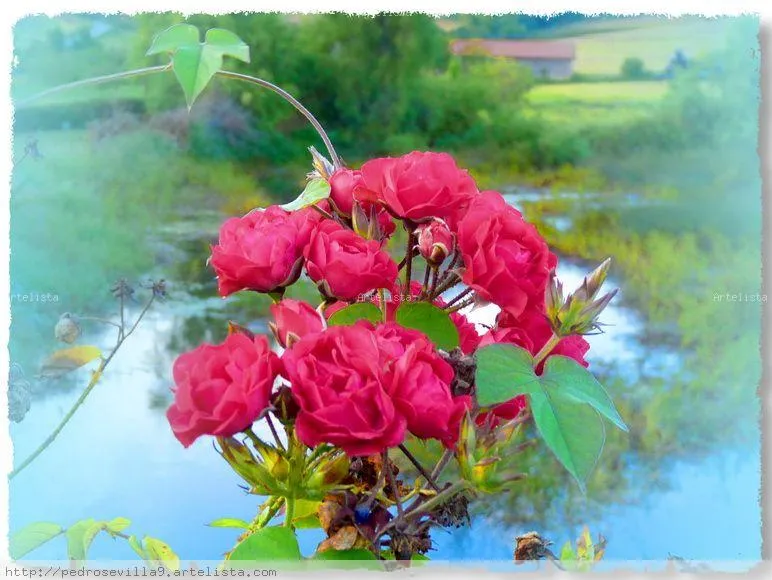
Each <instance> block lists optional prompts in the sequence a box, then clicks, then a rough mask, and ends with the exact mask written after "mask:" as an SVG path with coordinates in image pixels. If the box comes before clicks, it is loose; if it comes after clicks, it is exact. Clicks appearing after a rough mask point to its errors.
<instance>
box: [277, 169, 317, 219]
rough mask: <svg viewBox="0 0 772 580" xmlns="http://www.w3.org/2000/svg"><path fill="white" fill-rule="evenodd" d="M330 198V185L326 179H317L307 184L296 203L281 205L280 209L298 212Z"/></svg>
mask: <svg viewBox="0 0 772 580" xmlns="http://www.w3.org/2000/svg"><path fill="white" fill-rule="evenodd" d="M328 197H330V183H329V181H327V180H326V179H322V178H321V177H317V178H316V179H312V180H311V181H309V182H308V183H307V184H306V188H305V189H304V190H303V193H301V194H300V195H299V196H298V197H297V198H295V200H294V201H291V202H289V203H285V204H284V205H280V206H279V207H280V208H282V209H284V210H287V211H296V210H299V209H303V208H304V207H308V206H311V205H314V204H316V203H319V202H320V201H322V200H323V199H327V198H328Z"/></svg>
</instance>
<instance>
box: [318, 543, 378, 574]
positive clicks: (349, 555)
mask: <svg viewBox="0 0 772 580" xmlns="http://www.w3.org/2000/svg"><path fill="white" fill-rule="evenodd" d="M312 560H313V561H314V562H320V563H321V562H323V563H324V565H323V566H322V567H323V568H336V569H344V570H355V569H361V568H365V569H368V570H379V569H382V565H381V563H380V562H379V561H378V558H376V557H375V554H373V553H372V552H371V551H370V550H365V549H364V548H351V549H348V550H325V551H324V552H317V553H316V554H314V556H313V558H312Z"/></svg>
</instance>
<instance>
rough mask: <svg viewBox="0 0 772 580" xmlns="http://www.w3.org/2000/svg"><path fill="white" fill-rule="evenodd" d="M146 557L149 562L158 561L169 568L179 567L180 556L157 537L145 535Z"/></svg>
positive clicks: (177, 568) (176, 568)
mask: <svg viewBox="0 0 772 580" xmlns="http://www.w3.org/2000/svg"><path fill="white" fill-rule="evenodd" d="M144 544H145V551H146V553H147V559H148V560H149V561H150V562H158V563H160V564H163V566H164V567H166V568H169V569H170V570H179V569H180V558H179V556H177V554H175V553H174V550H172V549H171V548H170V547H169V545H168V544H167V543H165V542H162V541H161V540H159V539H157V538H151V537H150V536H145V540H144Z"/></svg>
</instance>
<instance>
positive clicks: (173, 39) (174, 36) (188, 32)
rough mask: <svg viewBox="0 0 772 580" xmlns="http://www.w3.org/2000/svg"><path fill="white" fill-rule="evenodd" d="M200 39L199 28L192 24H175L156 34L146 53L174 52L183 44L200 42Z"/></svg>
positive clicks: (188, 44)
mask: <svg viewBox="0 0 772 580" xmlns="http://www.w3.org/2000/svg"><path fill="white" fill-rule="evenodd" d="M199 39H200V37H199V32H198V28H196V27H195V26H193V25H192V24H175V25H174V26H170V27H169V28H167V29H166V30H164V31H163V32H160V33H158V34H157V35H156V36H155V38H154V39H153V42H152V44H151V45H150V48H148V49H147V52H146V53H145V55H146V56H152V55H154V54H160V53H162V52H174V51H176V50H177V49H178V48H180V47H182V46H191V45H194V44H198V43H199Z"/></svg>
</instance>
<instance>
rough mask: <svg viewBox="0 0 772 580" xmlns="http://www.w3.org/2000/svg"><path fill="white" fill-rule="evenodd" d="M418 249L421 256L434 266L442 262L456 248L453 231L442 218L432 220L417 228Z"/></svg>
mask: <svg viewBox="0 0 772 580" xmlns="http://www.w3.org/2000/svg"><path fill="white" fill-rule="evenodd" d="M416 234H417V239H418V251H419V252H420V254H421V256H422V257H423V258H424V260H426V261H427V262H429V264H432V265H434V266H439V265H440V264H442V262H443V260H445V258H447V257H448V256H449V255H450V253H451V252H452V251H453V250H454V249H455V247H456V244H455V240H454V236H453V232H451V231H450V228H449V227H448V224H446V223H445V222H444V221H442V220H438V219H435V220H431V221H430V222H427V223H425V224H421V225H419V226H418V228H417V229H416Z"/></svg>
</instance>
